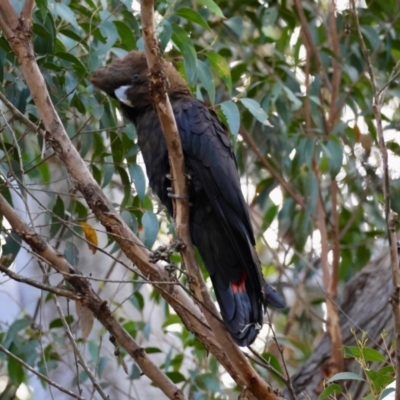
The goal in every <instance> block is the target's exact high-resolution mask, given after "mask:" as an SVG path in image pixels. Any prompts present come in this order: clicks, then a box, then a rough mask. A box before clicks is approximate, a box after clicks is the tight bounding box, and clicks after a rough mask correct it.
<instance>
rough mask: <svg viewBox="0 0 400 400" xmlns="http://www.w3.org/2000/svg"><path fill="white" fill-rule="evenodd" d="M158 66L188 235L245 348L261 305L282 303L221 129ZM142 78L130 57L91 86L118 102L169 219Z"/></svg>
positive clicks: (163, 153)
mask: <svg viewBox="0 0 400 400" xmlns="http://www.w3.org/2000/svg"><path fill="white" fill-rule="evenodd" d="M162 62H163V67H164V70H165V74H166V76H167V78H168V81H169V88H168V95H169V98H170V101H171V105H172V108H173V112H174V115H175V119H176V123H177V127H178V130H179V134H180V138H181V141H182V148H183V153H184V157H185V168H186V174H187V175H188V176H190V180H189V183H188V193H189V202H190V204H191V206H190V233H191V237H192V240H193V243H194V245H195V246H197V248H198V249H199V252H200V254H201V256H202V258H203V261H204V264H205V266H206V268H207V270H208V272H209V274H210V277H211V281H212V283H213V286H214V291H215V294H216V297H217V300H218V303H219V306H220V310H221V314H222V318H223V320H224V322H225V326H226V328H227V329H228V331H229V332H230V334H231V335H232V337H233V339H234V340H235V342H236V343H237V344H238V345H239V346H248V345H250V344H251V343H253V341H254V339H255V338H256V336H257V333H258V331H259V330H260V329H261V327H262V324H263V313H264V307H266V305H267V304H269V305H271V306H273V307H276V308H284V307H285V302H284V300H283V299H282V298H281V297H280V295H279V294H278V293H277V292H276V291H275V289H273V288H272V287H271V286H269V285H268V284H267V283H266V282H265V281H264V279H263V277H262V274H261V268H260V262H259V260H258V257H257V254H256V252H255V249H254V245H255V240H254V235H253V230H252V227H251V222H250V217H249V213H248V209H247V205H246V203H245V200H244V198H243V194H242V192H241V189H240V182H239V176H238V172H237V166H236V159H235V156H234V154H233V152H232V149H231V146H230V143H229V139H228V136H227V130H226V128H225V127H224V125H223V124H222V123H221V121H220V120H219V119H218V117H217V115H216V114H215V113H214V112H213V111H212V110H211V109H209V108H208V107H207V106H206V105H205V104H204V103H202V102H201V101H199V100H197V99H195V98H194V97H193V96H192V94H191V92H190V90H189V88H188V86H187V85H186V82H185V81H184V79H183V78H182V77H181V75H180V74H179V72H178V71H177V70H176V69H175V68H174V67H173V66H172V65H171V64H169V63H168V62H166V61H164V60H163V61H162ZM148 74H149V70H148V67H147V62H146V57H145V54H144V53H143V52H139V51H132V52H130V53H129V54H127V55H126V56H125V57H124V58H122V59H116V60H114V61H113V62H112V63H111V64H109V65H108V66H106V67H104V68H99V69H98V70H96V71H95V72H94V74H93V76H92V77H91V82H92V83H93V85H95V86H97V87H98V88H99V89H101V90H103V91H104V92H106V93H107V94H108V95H109V96H111V97H113V98H114V99H117V100H119V102H120V106H121V109H122V111H123V114H124V115H125V117H126V118H128V119H129V120H130V121H131V122H133V124H134V125H135V127H136V131H137V136H138V144H139V147H140V149H141V151H142V153H143V159H144V162H145V164H146V170H147V176H148V178H149V184H150V187H151V188H152V190H153V192H155V193H156V194H157V196H158V197H159V198H160V200H161V202H162V203H163V204H164V205H165V206H166V207H167V209H168V211H169V213H170V214H171V215H172V214H173V204H172V201H171V197H170V186H171V182H170V180H169V179H168V175H169V172H170V166H169V162H168V153H167V148H166V143H165V140H164V136H163V132H162V129H161V126H160V122H159V119H158V116H157V114H156V112H155V109H154V106H153V102H152V99H151V96H150V94H149V77H148Z"/></svg>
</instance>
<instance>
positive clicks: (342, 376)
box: [327, 372, 365, 383]
mask: <svg viewBox="0 0 400 400" xmlns="http://www.w3.org/2000/svg"><path fill="white" fill-rule="evenodd" d="M336 381H365V379H364V378H362V377H361V376H360V375H357V374H355V373H354V372H339V373H338V374H335V375H333V376H332V378H330V379H328V380H327V383H331V382H336Z"/></svg>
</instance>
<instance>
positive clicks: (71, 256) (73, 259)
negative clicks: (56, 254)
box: [64, 242, 79, 267]
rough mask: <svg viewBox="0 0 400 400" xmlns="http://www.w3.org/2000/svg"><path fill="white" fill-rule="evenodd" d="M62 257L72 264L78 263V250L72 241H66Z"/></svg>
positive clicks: (76, 264)
mask: <svg viewBox="0 0 400 400" xmlns="http://www.w3.org/2000/svg"><path fill="white" fill-rule="evenodd" d="M64 257H65V258H66V260H67V261H68V262H69V263H70V264H71V265H72V266H73V267H77V266H78V264H79V250H78V248H77V247H76V246H75V244H74V243H72V242H67V244H66V246H65V250H64Z"/></svg>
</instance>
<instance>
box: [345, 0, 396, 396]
mask: <svg viewBox="0 0 400 400" xmlns="http://www.w3.org/2000/svg"><path fill="white" fill-rule="evenodd" d="M351 7H352V11H353V15H354V20H355V22H356V29H357V34H358V38H359V40H360V45H361V50H362V52H363V56H364V59H365V62H366V64H367V71H368V74H369V77H370V80H371V86H372V94H373V100H374V101H373V109H374V115H375V120H376V130H377V133H378V143H379V149H380V152H381V157H382V164H383V196H384V202H385V219H386V229H387V235H388V241H389V248H390V265H391V269H392V279H393V286H394V290H393V293H392V296H391V303H392V308H393V317H394V321H395V330H396V335H395V337H396V340H395V345H396V362H397V368H396V400H400V367H399V365H400V364H399V362H400V272H399V257H398V249H397V241H396V224H397V223H398V219H397V214H396V213H394V212H392V211H391V200H390V176H389V162H388V153H387V148H386V143H385V138H384V136H383V125H382V115H381V108H382V102H383V99H384V94H385V90H383V92H379V91H378V88H377V85H376V82H375V76H374V72H373V69H372V63H371V59H370V57H369V54H368V50H367V46H366V45H365V42H364V38H363V36H362V33H361V27H360V21H359V19H358V13H357V9H356V4H355V0H351Z"/></svg>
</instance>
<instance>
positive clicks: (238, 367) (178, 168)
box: [141, 0, 278, 400]
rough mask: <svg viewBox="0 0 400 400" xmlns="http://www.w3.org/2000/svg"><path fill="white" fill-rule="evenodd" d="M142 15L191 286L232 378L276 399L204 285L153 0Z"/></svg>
mask: <svg viewBox="0 0 400 400" xmlns="http://www.w3.org/2000/svg"><path fill="white" fill-rule="evenodd" d="M141 16H142V30H143V40H144V43H145V51H146V58H147V64H148V67H149V71H150V81H151V89H152V90H151V93H152V96H153V101H154V104H155V108H156V110H157V114H158V117H159V119H160V123H161V126H162V129H163V133H164V137H165V141H166V144H167V148H168V154H169V162H170V166H171V172H172V176H173V180H172V182H173V188H174V191H175V193H177V194H179V196H180V197H183V198H184V200H183V201H181V200H180V199H178V200H177V201H176V202H175V221H176V225H177V234H178V236H179V238H180V239H181V240H182V241H183V242H184V244H185V249H184V250H183V251H182V257H183V260H184V262H185V266H186V268H187V270H188V272H189V274H190V278H191V279H190V287H191V289H192V290H193V291H194V293H195V295H196V297H197V298H198V299H199V300H200V307H201V309H202V311H203V313H204V314H205V316H206V319H207V322H208V323H209V325H210V327H211V329H212V331H213V332H214V334H215V336H216V338H217V340H218V342H219V344H220V345H221V347H222V349H223V350H224V352H225V354H226V355H227V357H228V359H229V360H230V361H231V362H232V365H233V367H234V368H235V373H234V375H232V378H233V379H234V380H235V381H236V382H237V383H238V384H239V385H240V386H241V387H242V388H246V389H247V390H249V391H250V392H251V393H252V394H253V395H255V396H256V397H257V398H259V399H265V400H268V399H271V400H272V399H277V398H278V397H277V395H276V394H275V393H274V392H273V391H272V389H271V387H270V386H269V385H268V384H267V383H266V382H264V381H263V380H262V379H261V377H260V376H259V375H258V374H257V372H256V371H255V370H254V369H253V367H252V366H251V364H250V363H249V361H248V360H247V359H246V357H245V356H244V354H243V352H242V351H241V350H240V349H239V347H238V346H237V345H236V344H235V343H234V341H233V339H232V338H231V336H230V335H229V333H228V331H227V330H226V329H225V327H224V326H223V325H222V324H221V322H220V321H219V320H217V319H216V318H215V316H214V315H218V312H217V310H216V307H215V305H214V303H213V301H212V300H211V297H210V295H209V292H208V289H207V287H206V286H205V283H204V280H203V277H202V275H201V273H200V269H199V267H198V266H197V263H196V259H195V255H194V251H193V245H192V240H191V236H190V231H189V203H188V201H187V189H186V179H185V164H184V157H183V151H182V146H181V142H180V138H179V133H178V129H177V127H176V123H175V117H174V114H173V111H172V107H171V104H170V102H169V98H168V95H167V90H166V77H165V74H164V71H163V67H162V63H161V53H160V50H159V47H158V42H157V38H156V35H155V29H154V20H155V19H154V1H153V0H143V1H142V3H141Z"/></svg>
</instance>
